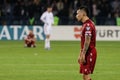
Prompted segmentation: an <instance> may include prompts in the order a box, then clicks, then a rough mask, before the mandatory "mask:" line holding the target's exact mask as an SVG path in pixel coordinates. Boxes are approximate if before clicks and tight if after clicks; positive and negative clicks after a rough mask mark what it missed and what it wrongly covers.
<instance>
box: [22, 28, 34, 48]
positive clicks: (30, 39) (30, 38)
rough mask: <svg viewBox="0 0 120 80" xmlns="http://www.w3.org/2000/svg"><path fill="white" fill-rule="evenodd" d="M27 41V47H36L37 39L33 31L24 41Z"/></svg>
mask: <svg viewBox="0 0 120 80" xmlns="http://www.w3.org/2000/svg"><path fill="white" fill-rule="evenodd" d="M24 41H25V47H36V44H35V42H36V39H35V36H34V34H33V31H31V30H30V31H29V34H28V35H27V36H26V38H25V39H24Z"/></svg>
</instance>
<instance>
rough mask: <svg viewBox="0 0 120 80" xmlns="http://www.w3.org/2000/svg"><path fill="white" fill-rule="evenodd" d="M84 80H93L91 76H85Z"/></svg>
mask: <svg viewBox="0 0 120 80" xmlns="http://www.w3.org/2000/svg"><path fill="white" fill-rule="evenodd" d="M83 80H91V77H90V74H87V75H86V74H83Z"/></svg>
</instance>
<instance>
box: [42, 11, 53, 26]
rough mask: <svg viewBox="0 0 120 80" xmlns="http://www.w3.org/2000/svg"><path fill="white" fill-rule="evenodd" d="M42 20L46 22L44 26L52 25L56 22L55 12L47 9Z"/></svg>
mask: <svg viewBox="0 0 120 80" xmlns="http://www.w3.org/2000/svg"><path fill="white" fill-rule="evenodd" d="M40 20H42V21H43V22H44V27H45V26H46V27H51V26H52V24H54V18H53V13H52V12H48V11H45V12H44V13H43V14H42V16H41V18H40Z"/></svg>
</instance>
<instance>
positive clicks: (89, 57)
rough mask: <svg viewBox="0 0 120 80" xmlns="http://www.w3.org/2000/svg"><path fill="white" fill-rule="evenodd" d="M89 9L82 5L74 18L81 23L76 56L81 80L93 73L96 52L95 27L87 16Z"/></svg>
mask: <svg viewBox="0 0 120 80" xmlns="http://www.w3.org/2000/svg"><path fill="white" fill-rule="evenodd" d="M88 14H89V10H88V8H87V7H85V6H82V7H80V8H79V9H78V10H77V15H76V18H77V20H78V21H81V22H82V23H83V25H82V33H81V34H82V36H81V51H80V55H79V57H78V63H79V64H80V73H81V74H83V80H92V79H91V77H90V74H92V73H93V70H94V67H95V62H96V57H97V52H96V48H95V46H96V29H95V25H94V23H93V22H92V21H91V20H90V19H89V17H88Z"/></svg>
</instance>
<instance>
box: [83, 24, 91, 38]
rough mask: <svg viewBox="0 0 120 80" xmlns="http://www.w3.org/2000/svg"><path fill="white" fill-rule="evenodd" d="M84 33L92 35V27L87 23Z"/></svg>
mask: <svg viewBox="0 0 120 80" xmlns="http://www.w3.org/2000/svg"><path fill="white" fill-rule="evenodd" d="M84 30H85V35H87V36H92V27H91V25H90V24H89V23H87V24H86V25H85V29H84Z"/></svg>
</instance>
